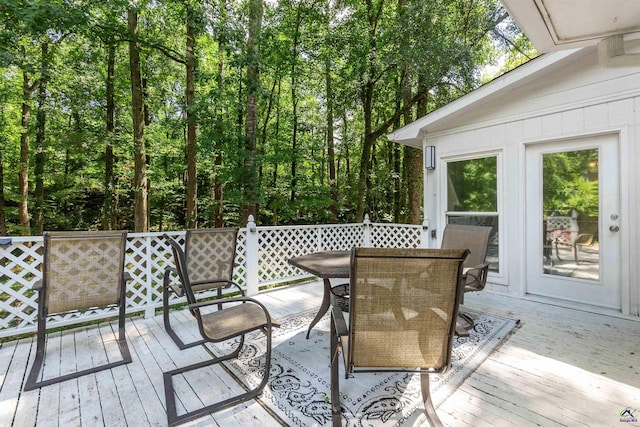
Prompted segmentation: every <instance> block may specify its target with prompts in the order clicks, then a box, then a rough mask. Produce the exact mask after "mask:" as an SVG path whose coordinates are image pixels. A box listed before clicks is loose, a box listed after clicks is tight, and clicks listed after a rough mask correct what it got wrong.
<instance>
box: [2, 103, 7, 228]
mask: <svg viewBox="0 0 640 427" xmlns="http://www.w3.org/2000/svg"><path fill="white" fill-rule="evenodd" d="M3 113H4V112H3V111H0V114H3ZM7 145H8V144H7V141H2V147H6V146H7ZM2 152H3V148H0V236H6V235H7V216H6V214H5V212H4V209H5V202H4V163H3V160H2Z"/></svg>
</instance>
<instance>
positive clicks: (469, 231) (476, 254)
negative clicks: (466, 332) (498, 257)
mask: <svg viewBox="0 0 640 427" xmlns="http://www.w3.org/2000/svg"><path fill="white" fill-rule="evenodd" d="M492 229H493V227H484V226H479V225H460V224H447V226H446V227H445V229H444V233H443V235H442V245H441V248H442V249H455V248H465V249H469V251H470V252H469V257H467V259H466V261H465V262H464V265H463V273H462V283H463V290H464V292H465V293H466V292H478V291H482V290H483V289H484V288H485V286H486V285H487V274H488V273H489V263H488V262H485V258H486V256H487V247H488V244H489V234H491V230H492ZM460 304H464V293H463V294H462V299H461V300H460ZM459 317H460V318H462V319H463V320H464V321H465V322H467V323H468V327H467V328H465V329H468V328H471V327H473V325H474V322H473V319H472V318H471V317H470V316H468V315H466V314H462V313H461V314H460V315H459Z"/></svg>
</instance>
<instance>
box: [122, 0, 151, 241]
mask: <svg viewBox="0 0 640 427" xmlns="http://www.w3.org/2000/svg"><path fill="white" fill-rule="evenodd" d="M127 22H128V28H129V32H130V34H131V40H130V41H129V66H130V68H131V112H132V119H133V156H134V178H133V192H134V226H135V231H137V232H145V231H148V229H149V224H148V216H147V215H148V205H147V203H148V199H147V163H146V152H145V141H144V114H143V100H142V75H141V72H140V46H139V43H138V40H137V37H138V12H137V11H136V10H135V9H133V8H130V9H129V10H128V11H127Z"/></svg>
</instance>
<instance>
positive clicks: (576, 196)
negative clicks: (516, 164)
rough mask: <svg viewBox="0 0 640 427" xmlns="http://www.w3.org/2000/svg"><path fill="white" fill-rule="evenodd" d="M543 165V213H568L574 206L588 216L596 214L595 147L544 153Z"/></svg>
mask: <svg viewBox="0 0 640 427" xmlns="http://www.w3.org/2000/svg"><path fill="white" fill-rule="evenodd" d="M542 165H543V166H542V167H543V176H544V186H543V210H544V213H545V214H546V215H550V214H551V213H552V212H556V215H571V211H573V210H575V211H576V212H578V213H579V214H580V215H584V216H587V217H597V216H598V211H599V198H598V150H596V149H593V150H580V151H567V152H562V153H551V154H545V155H544V156H543V161H542Z"/></svg>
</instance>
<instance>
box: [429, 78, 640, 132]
mask: <svg viewBox="0 0 640 427" xmlns="http://www.w3.org/2000/svg"><path fill="white" fill-rule="evenodd" d="M638 96H640V89H638V90H634V91H620V92H618V93H615V94H612V95H606V96H601V97H598V98H589V99H587V100H584V101H581V102H572V103H567V104H563V105H560V106H556V107H549V108H545V109H542V110H535V111H527V112H524V113H520V114H517V115H513V116H501V117H500V118H498V119H493V120H489V121H482V122H478V123H473V124H470V125H466V126H455V128H454V130H453V131H452V129H446V130H442V131H436V132H429V133H427V134H425V138H426V139H427V142H428V140H429V139H430V138H439V137H442V136H445V135H455V134H458V133H465V132H471V131H475V130H479V129H484V128H490V127H493V126H497V125H506V124H509V123H514V122H519V121H522V120H528V119H533V118H537V117H545V116H548V115H551V114H557V113H563V112H565V111H573V110H577V109H580V108H587V107H592V106H595V105H600V104H606V103H610V102H616V101H621V100H624V99H632V98H635V97H638ZM454 102H455V101H454ZM589 131H590V130H589Z"/></svg>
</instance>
